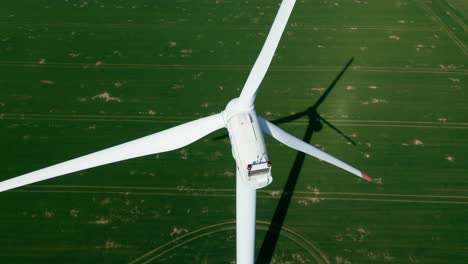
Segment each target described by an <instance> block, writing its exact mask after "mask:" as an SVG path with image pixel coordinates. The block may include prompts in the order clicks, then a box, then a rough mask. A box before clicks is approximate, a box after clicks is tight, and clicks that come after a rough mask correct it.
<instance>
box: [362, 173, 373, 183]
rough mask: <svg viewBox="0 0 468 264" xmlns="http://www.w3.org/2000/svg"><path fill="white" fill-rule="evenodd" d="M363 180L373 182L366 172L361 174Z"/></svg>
mask: <svg viewBox="0 0 468 264" xmlns="http://www.w3.org/2000/svg"><path fill="white" fill-rule="evenodd" d="M361 178H363V179H364V180H366V181H368V182H371V181H372V178H371V177H370V176H369V175H367V174H365V173H364V172H361Z"/></svg>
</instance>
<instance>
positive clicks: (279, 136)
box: [258, 117, 372, 181]
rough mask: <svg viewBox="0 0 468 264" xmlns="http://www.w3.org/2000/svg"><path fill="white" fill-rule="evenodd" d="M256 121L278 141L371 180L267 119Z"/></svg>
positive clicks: (369, 179) (259, 118)
mask: <svg viewBox="0 0 468 264" xmlns="http://www.w3.org/2000/svg"><path fill="white" fill-rule="evenodd" d="M258 121H259V123H260V127H261V128H262V130H263V131H264V132H265V133H267V134H268V135H270V136H272V137H273V138H275V139H276V140H278V141H279V142H281V143H283V144H285V145H286V146H288V147H290V148H293V149H296V150H299V151H301V152H304V153H306V154H309V155H311V156H314V157H316V158H318V159H320V160H323V161H326V162H328V163H330V164H332V165H335V166H337V167H338V168H341V169H343V170H345V171H348V172H350V173H352V174H354V175H356V176H358V177H359V178H361V179H364V180H366V181H371V180H372V179H371V178H370V177H369V176H368V175H367V174H365V173H364V172H361V171H359V170H358V169H356V168H354V167H352V166H350V165H348V164H346V163H344V162H343V161H341V160H339V159H337V158H335V157H333V156H332V155H330V154H328V153H326V152H324V151H322V150H320V149H318V148H316V147H314V146H312V145H309V144H307V143H305V142H304V141H302V140H300V139H298V138H296V137H294V136H292V135H290V134H288V133H287V132H285V131H284V130H282V129H281V128H279V127H277V126H275V125H274V124H272V123H270V122H268V121H267V120H265V119H263V118H261V117H258Z"/></svg>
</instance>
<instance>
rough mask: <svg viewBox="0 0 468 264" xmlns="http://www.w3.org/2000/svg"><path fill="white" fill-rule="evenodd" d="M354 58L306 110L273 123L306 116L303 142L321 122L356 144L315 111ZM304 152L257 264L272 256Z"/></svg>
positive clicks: (287, 182)
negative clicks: (306, 121) (306, 123)
mask: <svg viewBox="0 0 468 264" xmlns="http://www.w3.org/2000/svg"><path fill="white" fill-rule="evenodd" d="M353 60H354V58H351V59H350V60H349V61H348V63H347V64H346V65H345V66H344V67H343V69H342V70H341V72H340V73H339V74H338V75H337V77H336V78H335V79H334V80H333V82H332V83H331V84H330V85H329V86H328V88H327V89H326V90H325V92H324V93H323V94H322V95H321V96H320V98H319V99H318V100H317V101H316V102H315V104H314V105H313V106H311V107H309V108H308V109H307V110H306V111H304V112H300V113H296V114H294V115H291V116H287V117H283V118H279V119H276V120H274V121H272V123H274V124H281V123H288V122H291V121H294V120H296V119H299V118H302V117H304V116H307V117H308V125H307V129H306V132H305V134H304V137H303V138H302V139H303V141H304V142H307V143H310V140H311V139H312V135H313V133H314V132H318V131H320V130H321V129H322V123H325V124H326V125H328V126H329V127H331V128H332V129H333V130H335V131H336V132H338V133H339V134H340V135H342V136H343V137H344V138H345V139H347V140H348V141H349V142H351V144H353V145H356V143H355V142H354V141H353V140H352V139H351V138H349V137H348V136H346V135H345V134H344V133H343V132H341V131H340V130H339V129H338V128H336V127H335V126H334V125H332V124H331V123H330V122H328V121H327V120H325V119H324V118H323V117H321V116H320V115H319V113H318V112H317V108H318V107H319V106H320V105H321V104H322V103H323V102H324V101H325V99H326V98H327V97H328V95H329V94H330V92H331V91H332V89H333V88H334V87H335V86H336V84H337V83H338V81H339V79H340V78H341V77H342V76H343V74H344V73H345V72H346V70H347V69H348V67H349V66H350V65H351V63H352V62H353ZM305 157H306V154H304V153H303V152H298V153H297V154H296V158H295V160H294V163H293V166H292V168H291V170H290V172H289V176H288V179H287V180H286V183H285V184H284V187H283V192H282V193H281V197H280V199H279V201H278V205H277V206H276V209H275V212H274V214H273V217H272V220H271V223H270V226H269V228H268V230H267V233H266V235H265V238H264V239H263V243H262V246H261V248H260V251H259V253H258V256H257V259H256V263H257V264H264V263H270V262H271V260H272V257H273V253H274V252H275V248H276V245H277V243H278V240H279V235H280V233H281V228H282V227H283V224H284V221H285V219H286V215H287V212H288V209H289V206H290V204H291V199H292V196H293V194H294V190H295V188H296V184H297V180H298V178H299V175H300V172H301V169H302V165H303V164H304V160H305Z"/></svg>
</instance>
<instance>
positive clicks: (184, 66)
mask: <svg viewBox="0 0 468 264" xmlns="http://www.w3.org/2000/svg"><path fill="white" fill-rule="evenodd" d="M0 67H31V68H70V69H159V70H206V71H211V70H212V71H250V70H251V68H252V66H251V65H221V64H205V65H200V64H192V65H189V64H150V63H148V64H145V63H143V64H138V63H130V64H129V63H118V64H117V63H105V62H104V63H101V64H99V65H96V63H95V62H93V63H91V62H90V63H86V62H82V63H74V62H73V63H72V62H47V63H44V64H40V63H38V62H32V61H0ZM341 69H342V67H341V66H297V65H291V66H271V67H270V68H269V70H271V71H281V72H337V71H340V70H341ZM349 71H356V72H383V73H425V74H454V75H468V70H466V69H460V68H455V67H454V68H446V69H443V68H419V67H374V66H358V65H356V66H352V67H350V68H349Z"/></svg>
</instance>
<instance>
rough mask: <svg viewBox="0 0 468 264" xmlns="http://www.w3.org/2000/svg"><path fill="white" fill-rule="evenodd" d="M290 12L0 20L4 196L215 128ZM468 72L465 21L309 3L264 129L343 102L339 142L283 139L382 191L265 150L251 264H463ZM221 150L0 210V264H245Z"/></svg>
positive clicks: (57, 186)
mask: <svg viewBox="0 0 468 264" xmlns="http://www.w3.org/2000/svg"><path fill="white" fill-rule="evenodd" d="M279 3H280V1H278V0H251V1H225V0H212V1H207V0H200V1H187V0H184V1H182V0H181V1H164V0H159V1H150V0H118V1H116V0H23V1H6V2H5V3H2V8H0V150H1V151H0V157H1V163H0V164H1V166H0V180H5V179H8V178H12V177H14V176H17V175H20V174H23V173H27V172H30V171H33V170H36V169H39V168H43V167H45V166H48V165H52V164H55V163H58V162H61V161H64V160H67V159H71V158H74V157H78V156H80V155H84V154H88V153H91V152H94V151H96V150H100V149H103V148H106V147H110V146H113V145H117V144H119V143H123V142H126V141H129V140H132V139H135V138H138V137H142V136H145V135H149V134H152V133H155V132H157V131H161V130H164V129H166V128H169V127H172V126H175V125H178V124H181V123H184V122H186V121H190V120H193V119H197V118H200V117H203V116H206V115H209V114H213V113H217V112H220V111H222V110H223V109H224V107H225V106H226V104H227V103H228V102H229V100H231V99H232V98H234V97H237V96H238V95H239V93H240V90H241V89H242V87H243V84H244V82H245V80H246V78H247V75H248V73H249V71H250V69H251V67H252V65H253V63H254V62H255V59H256V57H257V56H258V54H259V51H260V49H261V47H262V45H263V42H264V41H265V38H266V35H267V34H268V30H269V28H270V26H271V23H272V21H273V20H274V17H275V15H276V12H277V10H278V6H279ZM352 58H353V59H352ZM348 62H350V63H351V64H350V66H349V67H345V65H346V64H347V63H348ZM467 67H468V3H467V1H464V0H432V1H430V0H392V1H388V0H298V1H297V3H296V6H295V8H294V10H293V13H292V16H291V18H290V19H289V22H288V26H287V28H286V31H285V34H284V35H283V37H282V40H281V42H280V45H279V47H278V49H277V51H276V55H275V58H274V60H273V63H272V65H271V67H270V70H269V72H268V73H267V75H266V77H265V79H264V81H263V83H262V85H261V88H260V92H259V94H258V97H257V100H256V110H257V113H258V114H259V115H261V116H263V117H265V118H266V119H269V120H276V119H280V118H283V117H288V116H290V115H293V114H295V113H299V112H302V111H305V110H306V109H308V108H309V107H311V106H312V105H314V104H315V102H316V101H317V100H318V99H319V97H320V96H321V95H322V93H323V92H324V91H325V90H326V89H327V88H329V87H333V91H332V92H331V93H330V94H329V95H328V96H327V98H326V100H325V101H324V102H323V104H321V105H320V107H319V108H318V112H319V113H320V114H321V115H322V116H323V117H325V118H326V120H328V121H329V122H330V123H331V124H332V125H333V126H335V127H336V128H338V129H339V130H340V131H342V132H343V134H344V135H345V136H346V137H348V139H347V138H346V137H344V136H342V135H340V134H339V133H337V131H336V130H334V129H332V128H331V127H330V126H327V125H326V124H322V125H323V127H322V129H319V128H320V127H319V126H317V123H314V122H310V120H309V119H308V118H307V116H304V117H302V118H300V119H297V120H292V121H291V122H284V123H282V124H280V126H281V127H282V128H283V129H284V130H286V131H288V132H290V133H292V134H294V135H296V136H297V137H299V138H303V139H304V140H306V141H310V143H311V144H313V145H315V146H318V147H320V148H322V149H324V150H325V151H327V152H329V153H330V154H332V155H334V156H336V157H338V158H340V159H342V160H344V161H346V162H348V163H350V164H352V165H354V166H356V167H358V168H360V169H362V170H364V171H365V172H367V173H368V174H369V175H370V176H372V177H373V178H374V181H373V182H371V183H367V182H365V181H362V180H360V179H358V178H357V177H354V176H352V175H351V174H348V173H346V172H344V171H342V170H340V169H338V168H335V167H333V166H331V165H328V164H326V163H324V162H321V161H319V160H317V159H315V158H313V157H304V156H303V155H301V154H299V153H297V151H294V150H292V149H289V148H287V147H285V146H284V145H282V144H280V143H278V142H277V141H275V140H273V139H271V138H268V137H266V141H267V147H268V151H269V155H270V159H271V161H272V163H273V167H272V168H273V169H272V170H273V177H274V180H273V183H272V184H271V185H269V186H267V187H266V188H264V189H261V190H259V191H258V193H257V196H258V198H257V232H256V253H257V255H258V258H257V260H258V262H259V263H263V262H265V261H266V260H271V263H329V264H351V263H359V264H365V263H424V264H435V263H467V261H468V235H467V234H468V224H467V223H468V178H467V177H468V174H467V173H468V160H467V158H468V114H467V113H468V98H467V96H468V95H466V89H468V87H467V83H468V68H467ZM340 72H343V75H342V77H341V78H337V76H338V75H339V74H340ZM334 80H336V83H335V84H334ZM225 133H226V131H225V130H222V131H218V132H215V133H213V134H210V135H209V136H207V137H205V138H204V139H202V140H201V141H198V142H196V143H195V144H192V145H190V146H187V147H185V148H183V149H180V150H177V151H174V152H168V153H162V154H158V155H152V156H147V157H143V158H138V159H133V160H128V161H124V162H119V163H115V164H111V165H106V166H102V167H98V168H95V169H90V170H86V171H82V172H78V173H73V174H70V175H67V176H62V177H59V178H55V179H51V180H48V181H44V182H40V183H36V184H33V185H30V186H26V187H22V188H18V189H15V190H11V191H7V192H4V193H0V212H1V213H0V234H1V235H0V262H1V263H15V264H20V263H132V264H136V263H235V163H234V160H233V158H232V155H231V148H230V144H229V141H228V140H227V139H220V140H219V139H218V140H217V139H215V138H216V137H219V136H223V135H224V134H225ZM350 141H354V142H355V143H356V144H355V145H353V144H351V143H350ZM271 223H273V224H271ZM275 232H280V233H279V235H278V236H276V238H275V235H274V234H275Z"/></svg>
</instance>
